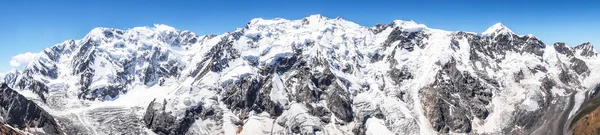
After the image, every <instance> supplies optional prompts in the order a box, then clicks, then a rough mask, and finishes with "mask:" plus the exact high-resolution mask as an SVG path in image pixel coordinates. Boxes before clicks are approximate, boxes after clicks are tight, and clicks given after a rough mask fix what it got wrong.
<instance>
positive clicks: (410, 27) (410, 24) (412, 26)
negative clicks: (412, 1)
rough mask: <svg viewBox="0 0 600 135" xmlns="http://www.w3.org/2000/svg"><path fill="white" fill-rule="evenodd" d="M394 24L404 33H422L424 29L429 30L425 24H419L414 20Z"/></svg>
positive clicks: (394, 22) (395, 21) (396, 21)
mask: <svg viewBox="0 0 600 135" xmlns="http://www.w3.org/2000/svg"><path fill="white" fill-rule="evenodd" d="M392 24H393V25H394V26H395V27H399V28H400V29H402V30H403V31H413V32H414V31H420V30H422V29H424V28H427V26H426V25H425V24H418V23H416V22H415V21H413V20H410V21H404V20H394V21H393V22H392Z"/></svg>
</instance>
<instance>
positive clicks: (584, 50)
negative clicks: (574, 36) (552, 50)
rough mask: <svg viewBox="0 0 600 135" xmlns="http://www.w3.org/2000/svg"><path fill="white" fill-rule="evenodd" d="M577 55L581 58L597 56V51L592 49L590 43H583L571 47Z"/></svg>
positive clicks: (592, 46)
mask: <svg viewBox="0 0 600 135" xmlns="http://www.w3.org/2000/svg"><path fill="white" fill-rule="evenodd" d="M573 48H574V49H575V51H576V53H577V54H579V55H581V56H596V55H598V51H596V49H595V48H594V45H592V43H590V42H586V43H583V44H581V45H577V46H575V47H573Z"/></svg>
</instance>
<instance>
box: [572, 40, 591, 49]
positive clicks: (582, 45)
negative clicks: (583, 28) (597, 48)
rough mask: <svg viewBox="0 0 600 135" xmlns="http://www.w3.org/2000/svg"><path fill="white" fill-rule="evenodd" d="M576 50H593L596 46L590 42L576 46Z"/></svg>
mask: <svg viewBox="0 0 600 135" xmlns="http://www.w3.org/2000/svg"><path fill="white" fill-rule="evenodd" d="M574 48H577V49H584V48H592V49H593V48H594V45H592V43H590V42H585V43H583V44H580V45H577V46H575V47H574Z"/></svg>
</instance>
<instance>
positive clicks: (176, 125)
mask: <svg viewBox="0 0 600 135" xmlns="http://www.w3.org/2000/svg"><path fill="white" fill-rule="evenodd" d="M596 59H597V52H596V51H595V50H594V49H593V46H592V45H591V44H589V43H586V44H583V45H580V46H577V47H574V48H571V47H569V46H567V45H565V44H564V43H555V44H554V45H552V46H547V45H546V44H544V43H543V42H542V41H541V40H539V39H538V38H537V37H535V36H533V35H517V34H515V33H514V32H512V31H511V30H510V29H509V28H507V27H506V26H504V25H503V24H500V23H499V24H495V25H493V26H492V27H490V28H488V29H487V30H486V31H485V32H483V33H482V34H476V33H471V32H462V31H459V32H452V31H444V30H438V29H432V28H428V27H427V26H425V25H423V24H417V23H415V22H413V21H401V20H396V21H393V22H391V23H390V24H381V25H376V26H375V27H371V28H369V27H364V26H360V25H358V24H355V23H353V22H350V21H347V20H344V19H342V18H335V19H330V18H326V17H323V16H321V15H312V16H309V17H306V18H302V19H300V20H286V19H282V18H276V19H271V20H265V19H261V18H257V19H253V20H251V21H250V22H249V23H248V24H246V26H245V27H244V28H239V29H236V30H235V31H233V32H228V33H224V34H221V35H205V36H199V35H195V34H194V33H191V32H188V31H180V30H176V29H174V28H172V27H169V26H165V25H155V27H153V28H148V27H136V28H132V29H129V30H118V29H110V28H96V29H94V30H92V31H91V32H90V33H89V34H88V35H86V36H85V37H84V38H83V39H81V40H68V41H65V42H63V43H61V44H57V45H55V46H53V47H51V48H48V49H46V50H44V51H43V52H41V53H40V54H39V56H37V57H36V60H35V61H34V62H32V63H30V64H29V65H28V66H27V67H26V68H25V69H23V70H22V71H14V72H11V73H9V74H7V75H6V77H5V79H4V80H5V82H7V83H8V84H9V86H10V87H13V88H15V89H19V93H21V94H23V95H25V96H26V97H27V98H29V99H30V100H33V101H34V102H35V103H37V104H40V105H41V106H43V108H47V109H48V110H47V111H48V112H49V113H50V114H51V115H52V116H53V117H56V119H57V120H58V122H59V123H61V125H65V127H70V128H67V129H65V130H66V131H65V132H66V133H67V134H148V133H157V134H287V133H296V134H311V133H323V134H393V133H396V134H437V133H442V134H456V133H474V134H483V133H491V134H531V133H535V134H563V132H564V131H565V130H566V129H563V127H564V123H565V121H567V120H568V119H569V118H570V117H571V116H573V115H574V114H575V112H576V110H577V109H578V107H579V105H581V104H582V102H583V99H585V97H586V93H587V91H589V90H590V89H591V88H593V87H594V86H595V85H596V84H597V83H598V81H597V80H598V78H597V77H600V75H599V73H600V72H598V71H599V70H598V67H599V66H596V65H598V64H600V62H599V61H598V60H596ZM572 110H575V111H572ZM545 129H552V130H545ZM542 132H543V133H542Z"/></svg>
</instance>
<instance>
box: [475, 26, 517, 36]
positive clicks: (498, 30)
mask: <svg viewBox="0 0 600 135" xmlns="http://www.w3.org/2000/svg"><path fill="white" fill-rule="evenodd" d="M481 34H482V35H484V36H490V35H498V34H515V33H514V32H513V31H512V30H510V29H509V28H508V27H506V26H505V25H504V24H502V23H496V24H494V25H492V26H490V27H489V28H488V29H486V30H485V31H484V32H483V33H481Z"/></svg>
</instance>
